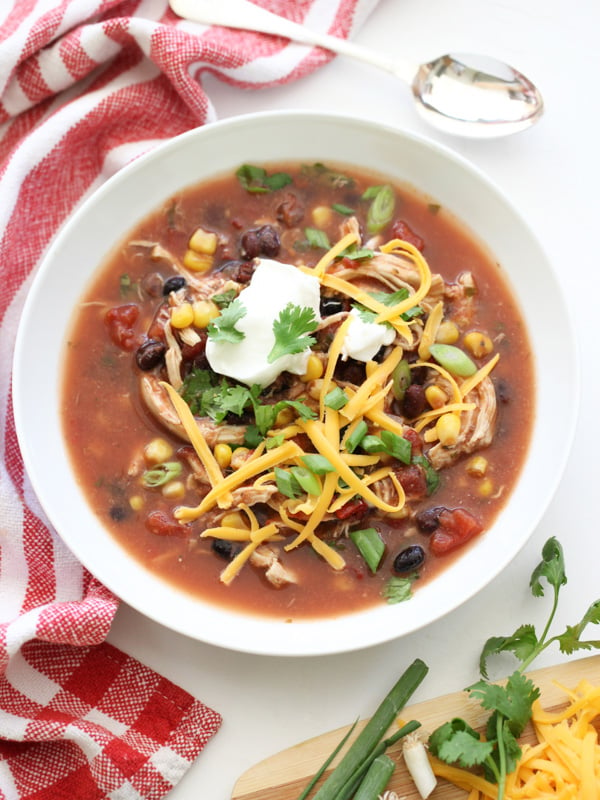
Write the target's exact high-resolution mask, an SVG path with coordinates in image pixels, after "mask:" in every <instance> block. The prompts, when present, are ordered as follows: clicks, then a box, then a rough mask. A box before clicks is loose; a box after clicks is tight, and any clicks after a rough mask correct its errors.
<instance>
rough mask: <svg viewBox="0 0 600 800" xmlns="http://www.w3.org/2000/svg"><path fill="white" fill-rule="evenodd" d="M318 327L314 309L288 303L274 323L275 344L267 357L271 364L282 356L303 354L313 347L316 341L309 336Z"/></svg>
mask: <svg viewBox="0 0 600 800" xmlns="http://www.w3.org/2000/svg"><path fill="white" fill-rule="evenodd" d="M317 325H318V322H317V319H316V317H315V312H314V310H313V309H312V308H310V307H308V306H297V305H294V303H288V304H287V306H286V307H285V308H284V309H282V310H281V311H280V312H279V316H278V317H277V319H276V320H275V321H274V322H273V333H274V335H275V344H274V345H273V348H272V350H271V352H270V353H269V355H268V356H267V361H268V362H269V364H272V363H273V362H274V361H277V359H278V358H281V357H282V356H285V355H294V354H295V353H301V352H302V351H303V350H306V348H307V347H311V345H313V344H314V343H315V342H316V339H315V338H314V336H307V334H310V333H312V331H314V330H316V328H317Z"/></svg>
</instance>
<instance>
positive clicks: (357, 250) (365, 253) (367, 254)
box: [338, 244, 375, 261]
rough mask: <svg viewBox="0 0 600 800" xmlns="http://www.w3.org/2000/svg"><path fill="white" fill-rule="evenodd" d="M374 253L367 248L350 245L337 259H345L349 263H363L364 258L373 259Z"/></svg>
mask: <svg viewBox="0 0 600 800" xmlns="http://www.w3.org/2000/svg"><path fill="white" fill-rule="evenodd" d="M374 255H375V251H374V250H371V249H370V248H369V247H358V246H357V245H356V244H351V245H349V246H348V247H346V249H345V250H342V252H341V253H340V254H339V256H338V259H340V258H347V259H349V260H350V261H363V260H364V259H366V258H373V256H374Z"/></svg>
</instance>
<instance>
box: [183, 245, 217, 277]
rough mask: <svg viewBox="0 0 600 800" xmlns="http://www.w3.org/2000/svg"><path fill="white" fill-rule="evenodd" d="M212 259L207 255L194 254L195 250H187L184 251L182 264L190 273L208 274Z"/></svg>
mask: <svg viewBox="0 0 600 800" xmlns="http://www.w3.org/2000/svg"><path fill="white" fill-rule="evenodd" d="M213 261H214V259H213V257H212V256H211V255H209V254H208V253H196V251H195V250H190V249H189V248H188V249H187V250H186V251H185V255H184V256H183V264H184V266H185V267H187V268H188V269H191V270H192V272H208V270H209V269H210V268H211V267H212V265H213Z"/></svg>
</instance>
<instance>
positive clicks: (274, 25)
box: [169, 0, 416, 84]
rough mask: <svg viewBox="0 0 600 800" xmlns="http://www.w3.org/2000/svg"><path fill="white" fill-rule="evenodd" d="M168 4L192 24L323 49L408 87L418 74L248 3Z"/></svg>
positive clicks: (195, 0) (199, 0)
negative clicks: (367, 65) (384, 73)
mask: <svg viewBox="0 0 600 800" xmlns="http://www.w3.org/2000/svg"><path fill="white" fill-rule="evenodd" d="M169 2H170V5H171V8H172V10H173V11H174V12H175V13H176V14H177V15H178V16H180V17H183V18H184V19H188V20H190V21H191V22H199V23H201V24H203V25H222V26H223V27H225V28H240V29H243V30H250V31H257V32H258V33H269V34H273V35H275V36H284V37H285V38H286V39H291V40H292V41H294V42H299V43H301V44H307V45H311V46H313V47H314V46H317V47H324V48H325V49H326V50H331V51H333V52H334V53H339V54H341V55H346V56H350V57H351V58H356V59H358V60H360V61H364V62H366V63H368V64H371V65H372V66H375V67H378V68H379V69H383V70H385V71H387V72H391V73H392V74H394V75H396V76H397V77H398V78H401V79H402V80H404V81H405V82H406V83H408V84H411V83H412V80H413V78H414V75H415V72H416V68H414V69H411V68H410V67H409V66H408V65H403V64H399V63H397V62H392V61H391V60H390V59H388V58H385V57H382V56H379V54H377V53H375V52H373V51H371V50H368V49H367V48H364V47H361V46H360V45H356V44H353V43H352V42H349V41H347V40H346V39H341V38H339V37H338V36H331V35H330V34H327V33H319V32H317V31H313V30H310V29H309V28H306V27H304V25H300V24H299V23H297V22H292V21H291V20H288V19H285V18H284V17H280V16H279V15H278V14H273V13H272V12H271V11H267V9H265V8H261V7H260V6H257V5H255V4H254V3H251V2H249V0H169Z"/></svg>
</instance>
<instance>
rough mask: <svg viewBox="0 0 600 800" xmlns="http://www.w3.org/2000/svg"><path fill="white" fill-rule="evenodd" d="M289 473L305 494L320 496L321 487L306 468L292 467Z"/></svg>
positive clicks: (315, 477)
mask: <svg viewBox="0 0 600 800" xmlns="http://www.w3.org/2000/svg"><path fill="white" fill-rule="evenodd" d="M290 472H291V473H292V475H293V476H294V478H295V479H296V480H297V481H298V483H299V484H300V486H301V487H302V488H303V489H304V491H305V492H306V493H307V494H312V495H320V494H321V490H322V488H323V487H322V486H321V481H320V480H319V479H318V478H317V476H316V475H315V474H314V473H313V472H311V471H310V470H309V469H307V468H306V467H292V468H291V469H290Z"/></svg>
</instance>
